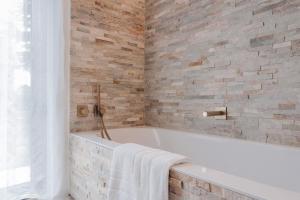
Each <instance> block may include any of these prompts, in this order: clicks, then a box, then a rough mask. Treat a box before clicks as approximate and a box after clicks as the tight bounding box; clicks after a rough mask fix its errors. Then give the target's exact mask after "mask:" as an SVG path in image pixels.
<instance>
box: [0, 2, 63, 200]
mask: <svg viewBox="0 0 300 200" xmlns="http://www.w3.org/2000/svg"><path fill="white" fill-rule="evenodd" d="M0 2H1V6H0V199H3V200H19V199H23V198H37V199H45V200H62V199H64V197H65V195H66V194H67V184H68V182H67V167H66V166H67V157H66V154H67V152H66V151H67V134H66V133H67V130H68V127H67V125H68V121H67V120H68V117H67V113H68V110H67V108H68V103H67V102H68V29H67V28H68V22H69V5H68V1H67V0H66V1H65V0H1V1H0Z"/></svg>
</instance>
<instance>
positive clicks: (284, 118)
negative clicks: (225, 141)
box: [145, 0, 300, 147]
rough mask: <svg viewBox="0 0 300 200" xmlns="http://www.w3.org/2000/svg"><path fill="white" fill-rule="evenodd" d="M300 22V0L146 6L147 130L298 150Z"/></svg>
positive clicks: (162, 1) (163, 1)
mask: <svg viewBox="0 0 300 200" xmlns="http://www.w3.org/2000/svg"><path fill="white" fill-rule="evenodd" d="M299 19H300V0H292V1H289V0H276V1H269V0H225V1H218V0H217V1H211V0H201V1H195V0H185V1H184V0H180V1H171V0H146V27H145V28H146V29H145V40H146V43H145V56H146V57H145V58H146V60H145V103H146V108H145V121H146V125H150V126H156V127H163V128H170V129H180V130H184V131H187V130H188V131H192V132H205V133H207V134H213V135H222V136H228V137H235V138H242V139H247V140H255V141H259V142H267V143H276V144H282V145H290V146H297V147H300V131H299V125H298V124H299V121H300V117H299V112H300V95H299V94H300V78H299V74H300V67H299V66H300V57H299V55H300V42H299V41H300V23H299V22H298V21H299ZM220 106H227V107H228V120H227V121H222V120H214V119H212V118H203V117H202V112H203V111H206V110H213V109H214V108H215V107H220Z"/></svg>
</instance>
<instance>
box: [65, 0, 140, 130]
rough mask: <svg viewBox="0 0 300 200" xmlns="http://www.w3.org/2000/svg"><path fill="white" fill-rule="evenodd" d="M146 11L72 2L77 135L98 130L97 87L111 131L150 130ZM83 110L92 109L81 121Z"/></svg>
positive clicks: (123, 4) (131, 5) (104, 2)
mask: <svg viewBox="0 0 300 200" xmlns="http://www.w3.org/2000/svg"><path fill="white" fill-rule="evenodd" d="M144 6H145V5H144V1H143V0H132V1H126V0H116V1H111V0H84V1H82V0H72V19H71V114H70V115H71V131H84V130H94V129H98V127H99V126H98V124H97V121H96V120H95V118H94V117H93V106H94V105H95V104H96V102H97V100H96V95H97V93H96V92H97V83H100V84H101V86H102V87H101V97H102V99H101V104H102V108H103V109H104V110H105V115H104V120H105V122H106V125H107V126H108V127H109V128H111V127H114V128H115V127H127V126H138V125H143V124H144V21H145V19H144V9H145V8H144ZM77 105H87V106H88V109H89V114H88V117H78V116H77V114H76V109H77Z"/></svg>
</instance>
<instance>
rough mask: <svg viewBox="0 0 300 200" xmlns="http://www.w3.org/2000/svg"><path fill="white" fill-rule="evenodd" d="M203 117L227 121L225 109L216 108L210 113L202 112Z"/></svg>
mask: <svg viewBox="0 0 300 200" xmlns="http://www.w3.org/2000/svg"><path fill="white" fill-rule="evenodd" d="M203 117H214V118H215V119H225V120H226V119H227V107H217V108H215V109H214V110H212V111H204V112H203Z"/></svg>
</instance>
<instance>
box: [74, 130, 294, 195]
mask: <svg viewBox="0 0 300 200" xmlns="http://www.w3.org/2000/svg"><path fill="white" fill-rule="evenodd" d="M109 133H110V135H111V137H112V138H113V141H114V142H111V141H107V140H102V139H100V138H99V137H97V136H96V135H95V132H85V133H79V134H78V133H77V134H76V135H79V136H81V137H85V138H88V139H89V140H93V141H95V142H97V143H102V144H101V145H104V146H106V147H107V148H114V147H115V146H117V145H119V143H138V144H142V145H145V146H149V147H154V148H160V149H164V150H167V151H170V152H174V153H179V154H182V155H185V156H187V157H188V158H190V159H191V162H192V163H193V164H185V165H179V166H177V167H175V168H176V170H178V171H180V172H182V173H185V174H187V175H190V176H193V177H196V178H199V179H202V180H205V181H209V182H211V183H215V184H218V185H220V186H223V187H224V188H227V189H230V190H233V191H236V192H240V193H242V194H245V195H249V196H252V197H255V198H258V199H266V200H300V148H291V147H285V146H277V145H270V144H262V143H255V142H249V141H244V140H237V139H230V138H224V137H217V136H208V135H202V134H201V135H200V134H192V133H187V132H180V131H173V130H167V129H161V128H151V127H145V128H122V129H112V130H109Z"/></svg>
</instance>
